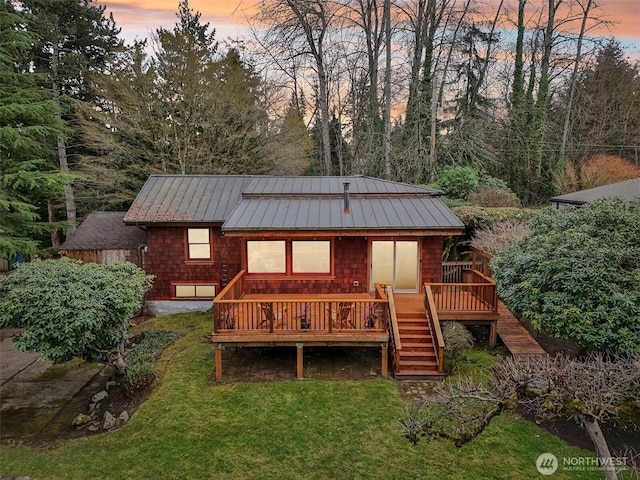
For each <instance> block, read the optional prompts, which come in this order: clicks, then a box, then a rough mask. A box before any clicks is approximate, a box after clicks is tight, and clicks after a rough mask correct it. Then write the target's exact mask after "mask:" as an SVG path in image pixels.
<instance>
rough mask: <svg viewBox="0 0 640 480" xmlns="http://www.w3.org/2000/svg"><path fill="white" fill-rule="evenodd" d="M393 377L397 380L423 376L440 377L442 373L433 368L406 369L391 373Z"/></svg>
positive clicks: (421, 377) (417, 378) (418, 378)
mask: <svg viewBox="0 0 640 480" xmlns="http://www.w3.org/2000/svg"><path fill="white" fill-rule="evenodd" d="M393 376H394V378H396V379H398V380H412V379H416V380H420V379H425V378H434V379H435V378H442V377H444V374H442V373H440V372H438V370H437V369H435V370H407V371H402V370H400V371H398V372H396V373H394V374H393Z"/></svg>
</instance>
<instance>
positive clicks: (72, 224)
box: [51, 42, 76, 246]
mask: <svg viewBox="0 0 640 480" xmlns="http://www.w3.org/2000/svg"><path fill="white" fill-rule="evenodd" d="M59 56H60V49H59V46H58V43H57V42H53V53H52V55H51V76H52V78H53V80H52V82H51V89H52V90H53V96H54V98H55V99H56V102H58V105H60V95H61V92H60V85H59V84H58V61H59ZM56 116H57V117H58V118H60V119H61V118H62V115H61V114H60V113H57V114H56ZM57 148H58V161H59V163H60V171H61V172H62V173H67V174H68V173H69V162H68V159H67V145H66V143H65V141H64V138H62V137H58V145H57ZM64 200H65V205H66V210H67V222H69V229H68V230H67V232H68V233H73V232H75V230H76V201H75V198H74V195H73V186H72V185H71V183H70V182H67V183H65V184H64ZM54 246H55V245H54Z"/></svg>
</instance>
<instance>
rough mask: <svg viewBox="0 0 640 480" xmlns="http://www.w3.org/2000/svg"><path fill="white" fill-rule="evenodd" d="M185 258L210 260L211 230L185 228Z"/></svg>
mask: <svg viewBox="0 0 640 480" xmlns="http://www.w3.org/2000/svg"><path fill="white" fill-rule="evenodd" d="M187 258H188V259H189V260H211V232H210V231H209V229H208V228H187Z"/></svg>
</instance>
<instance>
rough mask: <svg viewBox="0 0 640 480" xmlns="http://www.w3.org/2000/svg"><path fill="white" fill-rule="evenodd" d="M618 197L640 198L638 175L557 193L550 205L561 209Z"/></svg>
mask: <svg viewBox="0 0 640 480" xmlns="http://www.w3.org/2000/svg"><path fill="white" fill-rule="evenodd" d="M610 197H619V198H622V199H623V200H635V199H638V198H640V177H638V178H632V179H631V180H624V181H622V182H616V183H612V184H609V185H603V186H601V187H595V188H588V189H586V190H580V191H578V192H572V193H567V194H565V195H558V196H557V197H553V198H551V206H552V207H553V208H554V209H556V210H561V209H563V208H566V207H567V206H580V205H584V204H585V203H591V202H594V201H596V200H600V199H602V198H610Z"/></svg>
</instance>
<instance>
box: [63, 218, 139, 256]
mask: <svg viewBox="0 0 640 480" xmlns="http://www.w3.org/2000/svg"><path fill="white" fill-rule="evenodd" d="M124 216H125V212H92V213H90V214H89V216H88V217H87V218H86V219H85V220H84V222H82V223H81V224H80V226H79V227H78V228H77V229H76V231H75V232H73V233H72V234H71V235H70V236H69V238H67V240H66V241H65V242H64V243H63V244H62V245H60V248H59V250H60V251H68V250H127V249H134V248H137V247H139V246H140V245H144V244H145V243H146V241H147V234H146V232H145V231H144V230H142V229H141V228H138V227H136V226H129V225H126V224H125V223H124V221H123V218H124Z"/></svg>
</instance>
